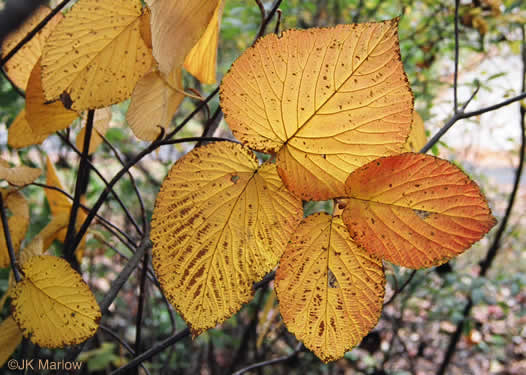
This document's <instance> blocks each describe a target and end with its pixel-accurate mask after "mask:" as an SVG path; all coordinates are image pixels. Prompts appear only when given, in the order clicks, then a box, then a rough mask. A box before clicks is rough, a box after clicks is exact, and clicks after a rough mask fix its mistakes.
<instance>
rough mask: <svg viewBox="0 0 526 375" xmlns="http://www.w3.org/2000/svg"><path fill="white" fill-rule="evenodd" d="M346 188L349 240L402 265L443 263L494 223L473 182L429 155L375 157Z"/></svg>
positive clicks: (453, 166) (344, 217) (422, 265)
mask: <svg viewBox="0 0 526 375" xmlns="http://www.w3.org/2000/svg"><path fill="white" fill-rule="evenodd" d="M346 188H347V196H348V197H350V199H349V200H348V201H347V202H346V207H345V209H344V211H343V221H344V222H345V224H346V225H347V227H348V228H349V232H350V233H351V236H352V238H353V239H354V240H355V241H356V242H357V243H358V244H360V245H361V246H363V247H364V248H365V249H367V250H368V251H369V252H370V253H371V254H374V255H376V256H378V257H380V258H383V259H386V260H388V261H389V262H392V263H395V264H397V265H399V266H403V267H408V268H414V269H418V268H423V267H432V266H437V265H439V264H442V263H444V262H447V261H448V260H449V259H451V258H453V257H455V256H457V255H458V254H460V253H462V252H463V251H464V250H466V249H468V248H469V247H471V245H473V244H474V243H475V242H477V241H478V240H480V239H481V238H482V236H483V235H484V234H486V233H487V232H488V231H489V230H490V229H491V227H493V226H494V225H495V223H496V220H495V218H494V217H493V216H492V215H491V210H490V209H489V207H488V203H487V202H486V199H485V198H484V197H483V195H482V194H481V192H480V189H479V187H478V186H477V184H476V183H474V182H473V181H472V180H471V179H470V178H469V177H468V176H467V175H466V174H464V172H462V171H461V170H460V169H459V168H458V167H456V166H455V165H453V164H451V163H450V162H448V161H446V160H441V159H438V158H435V157H433V156H430V155H423V154H415V153H410V152H408V153H405V154H400V155H395V156H388V157H384V158H379V159H377V160H375V161H372V162H370V163H368V164H366V165H364V166H362V167H361V168H359V169H357V170H356V171H354V172H353V173H352V174H351V175H350V176H349V178H348V179H347V182H346Z"/></svg>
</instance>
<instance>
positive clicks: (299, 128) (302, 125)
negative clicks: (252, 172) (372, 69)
mask: <svg viewBox="0 0 526 375" xmlns="http://www.w3.org/2000/svg"><path fill="white" fill-rule="evenodd" d="M389 30H390V28H388V29H387V31H385V32H384V33H383V34H382V36H381V37H380V38H378V41H377V43H376V44H375V46H374V47H373V48H372V49H371V50H370V51H369V52H368V53H367V54H366V56H365V57H364V58H363V59H362V60H361V61H360V62H359V63H358V65H357V66H356V68H355V69H353V71H352V72H351V73H350V74H349V76H348V77H347V78H346V79H345V80H344V81H343V82H342V83H341V84H340V85H339V86H338V87H336V88H335V89H334V92H333V93H332V94H331V95H329V97H328V98H327V99H325V100H324V101H323V102H322V103H321V104H320V105H319V106H318V108H316V109H315V110H314V112H313V113H312V115H310V116H309V118H307V120H305V121H304V122H303V124H301V125H300V126H298V129H296V131H295V132H294V133H293V134H292V135H291V136H290V137H288V138H287V140H286V141H285V142H283V146H285V145H287V144H288V143H289V141H290V140H291V139H293V138H294V137H295V136H296V134H298V132H299V131H300V130H302V129H303V127H304V126H305V125H307V124H308V123H309V122H310V121H311V120H312V119H313V118H314V116H316V115H317V114H318V112H319V111H320V110H321V109H322V108H323V106H325V104H327V103H328V102H329V101H330V100H331V99H332V98H333V97H334V95H336V94H337V93H338V92H339V91H340V89H341V88H342V87H343V86H344V85H345V84H346V83H347V82H348V81H349V79H351V77H353V75H354V73H356V71H357V70H358V69H360V67H361V66H362V64H363V63H364V62H365V61H367V59H368V58H369V56H371V54H372V53H373V52H374V50H375V49H376V48H377V47H378V45H379V44H380V42H381V41H383V39H384V37H385V34H387V32H388V31H389ZM357 43H358V42H357ZM327 48H328V47H327ZM287 66H288V64H287ZM335 69H336V66H335ZM302 73H303V71H302ZM280 106H281V113H283V98H281V102H280ZM283 146H282V147H283Z"/></svg>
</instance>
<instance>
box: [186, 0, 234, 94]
mask: <svg viewBox="0 0 526 375" xmlns="http://www.w3.org/2000/svg"><path fill="white" fill-rule="evenodd" d="M225 1H226V0H220V1H219V2H218V4H217V8H216V10H215V11H214V15H213V17H212V19H211V20H210V23H209V24H208V27H207V28H206V30H205V32H204V34H203V36H202V37H201V39H199V42H197V44H196V45H195V46H194V47H193V48H192V50H191V51H190V52H189V53H188V55H187V56H186V59H185V60H184V68H185V69H186V70H187V71H188V72H190V73H191V74H192V75H193V76H194V77H196V78H197V79H198V80H199V81H201V82H203V83H208V84H214V83H216V60H217V44H218V42H219V29H220V27H221V17H222V16H223V8H224V6H225Z"/></svg>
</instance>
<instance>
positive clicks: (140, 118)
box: [126, 68, 184, 142]
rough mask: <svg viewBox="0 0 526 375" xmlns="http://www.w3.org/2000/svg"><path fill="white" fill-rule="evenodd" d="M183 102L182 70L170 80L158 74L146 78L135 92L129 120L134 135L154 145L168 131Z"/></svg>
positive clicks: (157, 72) (172, 74)
mask: <svg viewBox="0 0 526 375" xmlns="http://www.w3.org/2000/svg"><path fill="white" fill-rule="evenodd" d="M183 99H184V93H183V76H182V71H181V68H176V69H175V70H174V71H173V72H172V73H171V74H170V75H169V76H168V77H166V78H165V77H164V75H163V74H162V73H161V72H159V71H156V72H151V73H148V74H146V75H145V76H144V77H142V79H141V80H140V81H139V82H137V86H135V89H134V90H133V94H132V98H131V103H130V106H129V108H128V112H127V113H126V120H127V121H128V124H129V125H130V128H131V130H132V131H133V134H135V136H136V137H137V138H139V139H142V140H143V141H150V142H151V141H154V140H155V139H156V138H157V137H158V136H159V134H160V131H161V130H160V128H159V127H162V128H164V129H167V128H168V127H169V125H170V123H171V121H172V118H173V116H174V115H175V112H177V109H178V108H179V105H180V104H181V102H182V101H183Z"/></svg>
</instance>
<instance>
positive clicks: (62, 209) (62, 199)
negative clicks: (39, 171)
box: [46, 157, 71, 216]
mask: <svg viewBox="0 0 526 375" xmlns="http://www.w3.org/2000/svg"><path fill="white" fill-rule="evenodd" d="M46 169H47V176H46V185H48V186H53V187H56V188H58V189H60V190H63V191H64V187H63V186H62V182H60V179H59V178H58V176H57V171H56V169H55V166H54V165H53V163H52V162H51V160H50V159H49V157H47V158H46ZM46 198H47V201H48V203H49V209H50V210H51V213H52V214H53V216H56V215H60V214H68V215H69V211H70V210H71V201H70V200H69V198H68V197H66V196H65V195H64V194H62V193H61V192H60V191H56V190H53V189H46Z"/></svg>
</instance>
